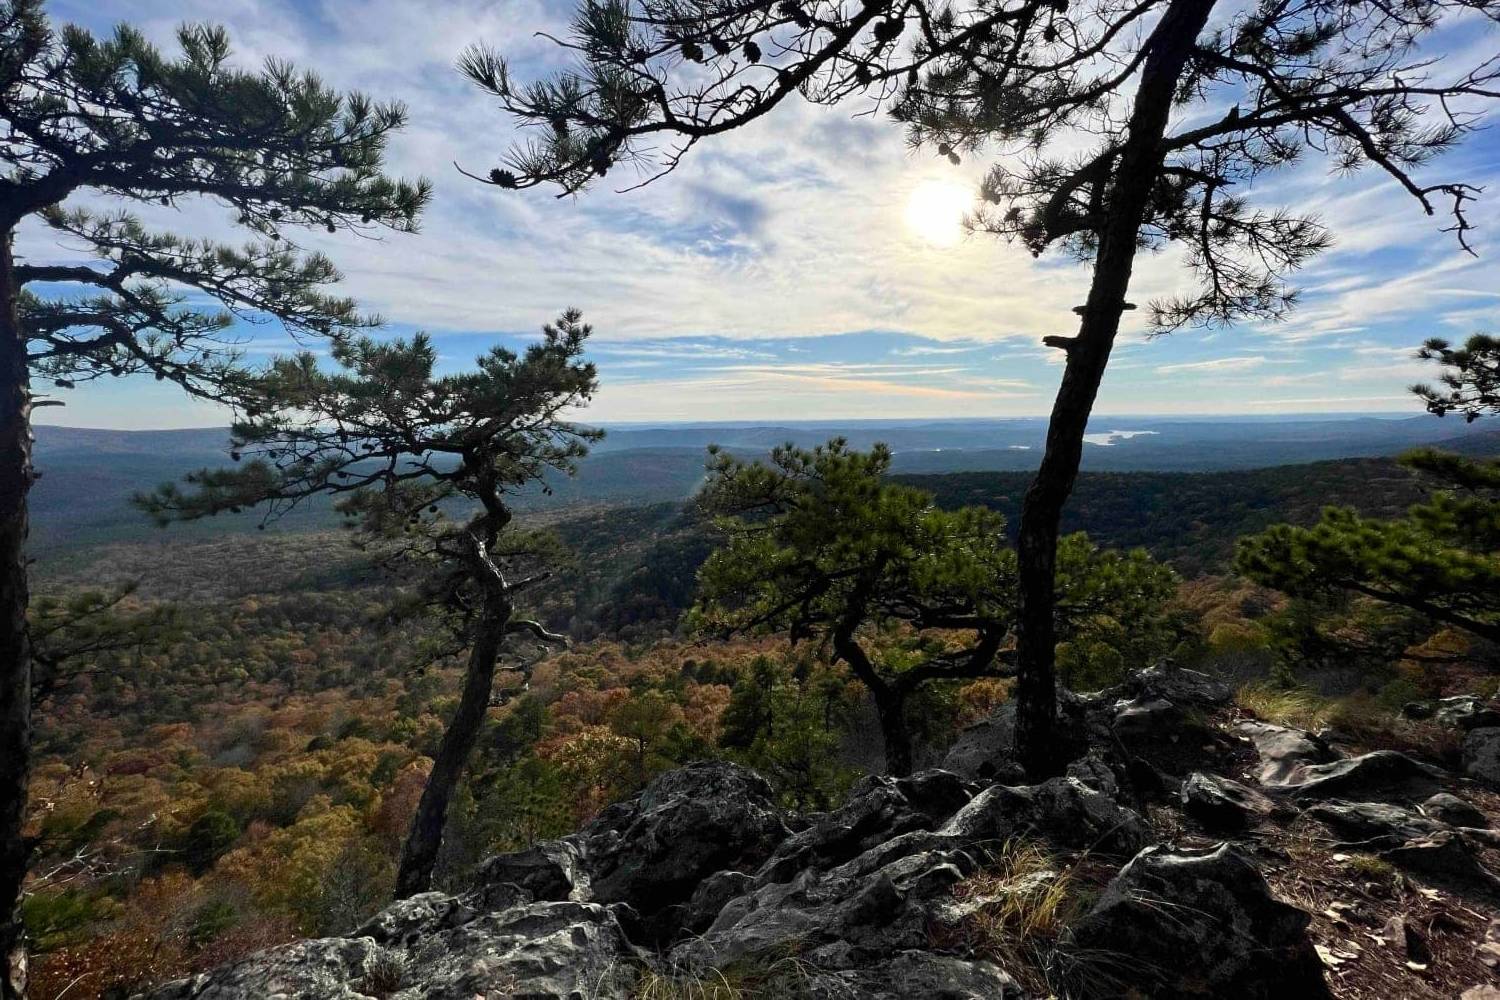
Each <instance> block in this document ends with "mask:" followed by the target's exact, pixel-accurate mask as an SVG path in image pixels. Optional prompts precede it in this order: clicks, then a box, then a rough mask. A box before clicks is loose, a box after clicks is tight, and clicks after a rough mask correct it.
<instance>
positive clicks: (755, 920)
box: [670, 831, 975, 970]
mask: <svg viewBox="0 0 1500 1000" xmlns="http://www.w3.org/2000/svg"><path fill="white" fill-rule="evenodd" d="M974 867H975V862H974V860H973V858H971V857H970V856H969V855H967V854H965V853H964V852H962V851H960V850H957V849H955V848H953V847H951V846H950V845H948V844H946V843H945V842H944V841H943V840H942V839H941V838H939V837H936V836H935V835H933V834H932V833H930V832H927V831H913V832H911V833H908V834H906V835H904V836H901V837H897V838H895V839H894V840H891V841H888V842H886V843H884V844H880V845H877V846H875V847H874V848H871V849H870V850H868V851H865V852H864V853H862V854H860V855H859V856H858V857H855V858H854V859H852V860H850V861H848V862H845V863H844V864H841V865H838V866H836V867H833V868H831V869H829V870H826V871H820V870H818V869H816V868H807V869H804V870H802V871H801V872H799V873H798V874H797V876H796V877H795V878H793V879H792V880H790V881H774V880H771V879H769V878H766V877H764V875H763V876H762V877H758V878H757V880H756V883H755V886H754V887H753V888H752V889H751V890H750V891H749V892H746V893H745V894H743V895H740V896H737V897H735V898H733V899H730V900H729V901H728V902H727V903H726V904H725V905H724V906H723V907H722V908H721V909H720V911H719V914H718V916H717V917H716V918H715V919H714V921H713V923H712V924H711V925H710V926H709V927H708V929H707V930H705V931H704V932H703V933H702V934H701V935H700V936H698V937H696V938H690V939H688V940H687V941H685V942H684V943H682V944H680V945H678V946H677V947H676V948H674V949H673V950H672V952H671V956H670V957H671V961H672V963H673V964H674V965H676V966H678V967H684V968H690V969H700V970H701V969H711V968H722V967H723V966H725V965H728V964H731V963H733V962H736V961H739V960H741V959H745V958H748V957H751V956H765V955H778V954H785V953H786V952H787V951H788V950H790V949H795V951H796V952H797V954H798V955H800V956H801V957H802V958H803V959H805V960H806V961H807V962H808V963H810V964H811V965H813V966H815V967H817V968H819V969H824V970H852V969H864V968H868V967H869V966H870V965H872V964H874V963H878V962H880V961H882V960H884V959H886V958H888V957H889V956H890V955H891V954H893V953H894V952H898V951H908V950H924V949H926V948H927V947H928V945H929V944H930V928H931V924H932V919H933V916H934V914H935V913H936V912H937V911H938V909H939V908H940V906H941V905H942V904H943V903H944V902H945V901H947V900H948V899H949V898H950V897H951V895H952V888H953V886H954V884H956V883H957V882H959V881H960V880H961V879H962V878H963V877H964V876H965V875H966V874H967V873H969V872H971V871H972V870H973V869H974Z"/></svg>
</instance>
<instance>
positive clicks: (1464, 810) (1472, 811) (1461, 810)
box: [1420, 792, 1490, 829]
mask: <svg viewBox="0 0 1500 1000" xmlns="http://www.w3.org/2000/svg"><path fill="white" fill-rule="evenodd" d="M1420 808H1421V810H1422V814H1423V815H1425V816H1430V817H1432V818H1433V819H1435V820H1437V821H1438V822H1439V823H1447V824H1448V825H1449V826H1469V827H1476V828H1480V829H1483V828H1486V827H1488V826H1489V825H1490V820H1489V817H1488V816H1486V815H1485V814H1484V813H1483V812H1481V811H1480V809H1479V807H1478V806H1476V805H1474V803H1472V802H1467V801H1465V800H1464V799H1461V798H1459V797H1458V796H1457V795H1453V794H1450V793H1449V792H1438V793H1437V794H1436V795H1434V796H1432V798H1430V799H1428V800H1427V801H1426V802H1423V803H1422V805H1421V807H1420Z"/></svg>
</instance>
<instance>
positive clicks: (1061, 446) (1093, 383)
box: [1016, 0, 1214, 778]
mask: <svg viewBox="0 0 1500 1000" xmlns="http://www.w3.org/2000/svg"><path fill="white" fill-rule="evenodd" d="M1213 6H1214V0H1173V3H1172V4H1171V6H1169V7H1168V8H1167V11H1166V13H1165V14H1164V15H1163V16H1162V19H1161V21H1160V22H1159V23H1158V24H1157V26H1156V28H1155V30H1154V31H1152V33H1151V37H1150V39H1148V41H1147V43H1146V44H1147V45H1148V47H1149V54H1148V55H1147V57H1146V60H1145V63H1144V65H1143V66H1142V69H1141V82H1140V89H1139V90H1138V91H1137V92H1136V97H1135V104H1134V106H1133V108H1132V111H1131V116H1130V123H1129V126H1128V131H1127V135H1126V139H1125V142H1124V144H1123V145H1122V146H1121V148H1120V155H1119V158H1118V160H1117V161H1116V165H1115V169H1114V172H1113V175H1112V178H1111V184H1110V189H1109V193H1108V199H1109V200H1108V205H1109V208H1108V214H1107V216H1106V220H1105V223H1104V229H1103V231H1102V232H1101V233H1100V239H1099V249H1098V252H1097V253H1096V255H1095V258H1094V275H1093V282H1092V284H1091V285H1090V287H1089V296H1088V301H1087V302H1086V303H1085V304H1084V307H1083V321H1082V322H1081V323H1080V325H1079V330H1078V336H1077V337H1076V338H1074V339H1072V340H1071V341H1069V342H1067V343H1068V346H1067V348H1066V350H1067V356H1068V357H1067V365H1066V367H1065V369H1064V371H1063V378H1062V385H1061V386H1060V387H1059V388H1058V391H1057V398H1056V400H1055V401H1054V402H1053V405H1052V418H1051V421H1050V423H1049V424H1048V426H1047V447H1046V451H1045V453H1044V454H1043V456H1042V464H1041V467H1040V468H1039V469H1038V470H1037V474H1036V478H1035V479H1033V480H1032V482H1031V486H1030V487H1029V488H1028V489H1027V491H1026V496H1025V499H1024V500H1023V501H1022V504H1021V527H1020V536H1019V539H1018V541H1017V555H1018V557H1019V561H1020V567H1019V568H1020V614H1019V620H1018V629H1017V631H1018V635H1017V647H1016V657H1017V663H1018V666H1019V684H1018V686H1017V691H1016V697H1017V702H1018V704H1017V715H1016V749H1017V753H1018V755H1019V757H1020V759H1021V764H1022V765H1023V766H1024V767H1025V768H1026V771H1027V773H1028V775H1030V776H1032V777H1033V778H1044V777H1047V776H1049V775H1051V774H1056V773H1060V771H1061V769H1062V764H1063V763H1064V760H1063V754H1062V747H1061V746H1060V745H1059V744H1060V740H1059V734H1058V732H1057V677H1056V672H1055V670H1054V657H1055V646H1056V641H1057V640H1056V634H1055V622H1054V618H1053V615H1054V611H1055V606H1056V602H1057V598H1056V577H1057V537H1058V526H1059V523H1060V521H1061V520H1062V510H1063V505H1064V504H1065V503H1066V502H1067V500H1068V496H1069V494H1071V493H1072V491H1073V484H1074V482H1075V481H1076V480H1077V478H1078V465H1079V462H1080V460H1081V459H1082V457H1083V435H1084V433H1085V432H1086V431H1087V429H1088V422H1089V414H1090V413H1091V412H1092V410H1093V408H1094V399H1095V397H1096V396H1097V395H1098V393H1099V383H1100V380H1101V379H1102V378H1103V377H1104V369H1105V367H1106V366H1107V365H1108V364H1109V354H1110V351H1111V349H1112V348H1113V347H1114V341H1115V335H1116V333H1118V331H1119V328H1120V315H1121V313H1123V312H1124V310H1125V293H1126V291H1127V289H1128V288H1129V287H1130V275H1131V270H1132V268H1133V267H1134V265H1135V256H1136V250H1137V247H1138V240H1139V234H1140V229H1141V225H1142V223H1143V222H1144V221H1145V218H1146V210H1147V206H1148V203H1149V200H1150V195H1151V191H1152V188H1153V187H1154V186H1155V184H1156V180H1157V175H1158V172H1159V170H1160V168H1161V164H1162V149H1161V142H1162V137H1163V136H1164V135H1165V133H1166V128H1167V123H1168V119H1169V117H1170V114H1171V110H1172V98H1173V95H1174V93H1175V92H1176V89H1177V84H1178V81H1179V79H1180V78H1181V76H1182V70H1183V67H1184V65H1185V64H1186V62H1187V60H1188V57H1189V56H1190V55H1191V53H1192V51H1193V47H1194V43H1195V42H1196V41H1197V38H1198V35H1199V33H1200V32H1202V30H1203V26H1204V24H1205V23H1206V22H1207V21H1208V15H1209V12H1210V11H1211V10H1212V9H1213Z"/></svg>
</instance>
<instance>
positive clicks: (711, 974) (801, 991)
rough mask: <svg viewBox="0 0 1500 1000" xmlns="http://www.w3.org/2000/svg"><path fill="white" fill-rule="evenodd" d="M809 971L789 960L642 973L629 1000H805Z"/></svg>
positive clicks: (809, 984)
mask: <svg viewBox="0 0 1500 1000" xmlns="http://www.w3.org/2000/svg"><path fill="white" fill-rule="evenodd" d="M811 981H812V976H811V971H810V969H809V967H808V965H807V964H806V963H805V962H802V961H800V960H798V959H796V958H793V957H787V958H781V959H776V960H774V961H769V962H762V963H756V962H736V963H734V964H733V965H729V966H725V967H724V968H722V969H703V970H699V971H694V970H688V969H673V970H672V971H670V972H658V971H656V970H654V969H647V970H645V971H644V972H643V973H642V974H641V976H640V978H639V979H637V980H636V984H635V988H634V990H633V991H632V992H631V994H630V997H631V1000H806V998H807V997H809V996H811Z"/></svg>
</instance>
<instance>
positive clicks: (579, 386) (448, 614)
mask: <svg viewBox="0 0 1500 1000" xmlns="http://www.w3.org/2000/svg"><path fill="white" fill-rule="evenodd" d="M589 332H590V328H589V327H588V326H587V325H585V324H584V323H583V322H582V320H581V317H580V316H579V314H578V313H577V312H568V313H565V314H564V315H563V316H562V318H561V319H560V320H559V321H558V322H557V323H555V324H551V325H548V326H547V327H545V329H544V330H543V335H542V337H541V339H540V340H538V341H536V342H535V343H533V344H531V345H530V346H528V347H527V348H526V349H525V350H524V351H522V352H520V353H516V352H513V351H510V350H508V349H505V348H503V347H496V348H494V349H492V350H491V351H489V352H488V353H487V354H485V355H483V356H481V357H480V358H479V359H478V361H477V363H476V365H475V367H474V368H473V369H471V370H468V371H463V372H459V373H456V374H451V375H442V374H439V373H438V372H437V370H436V369H437V364H438V354H437V350H436V348H435V347H434V346H433V344H432V341H431V340H430V339H428V338H427V337H426V336H425V335H420V334H419V335H417V336H416V337H414V338H412V339H411V340H396V341H389V342H377V341H374V340H372V339H369V338H359V339H357V340H354V341H351V342H348V343H344V344H339V345H337V346H336V347H335V349H334V351H333V362H334V365H335V366H336V368H335V370H332V371H329V370H325V369H324V368H323V367H322V366H320V365H319V363H318V359H317V358H316V357H315V356H313V355H312V354H310V353H303V354H300V355H297V356H295V357H289V358H282V359H278V360H277V361H275V362H274V363H273V364H272V365H271V367H270V368H269V369H268V370H267V371H266V372H264V373H263V374H262V375H260V376H259V377H258V378H257V379H256V381H255V383H254V385H253V387H252V389H253V393H252V398H253V399H254V400H255V406H254V412H255V414H256V415H255V416H252V417H246V418H245V419H243V420H241V421H239V422H237V423H236V424H235V425H234V427H233V440H234V445H235V448H236V449H237V450H236V451H235V452H234V455H235V457H237V458H241V459H243V464H242V465H241V466H240V467H239V468H235V469H219V470H204V471H201V472H198V473H194V474H193V475H191V476H190V477H188V486H189V488H188V489H186V490H184V489H180V488H178V487H176V486H165V487H162V488H161V489H159V490H158V491H157V492H156V493H154V494H152V495H150V496H147V497H142V498H140V503H141V505H142V506H143V507H145V508H146V510H147V511H149V512H150V513H152V514H153V515H154V516H156V517H157V518H158V519H161V520H164V521H165V520H171V519H173V518H195V517H203V516H206V515H211V514H214V513H217V512H219V511H224V510H237V509H240V508H249V507H253V506H256V505H262V506H264V507H265V508H266V509H267V510H268V511H269V512H270V514H272V515H274V514H278V513H282V512H285V511H286V510H289V509H290V508H292V507H293V506H295V505H296V504H298V503H301V502H303V501H305V500H307V499H308V498H310V497H313V496H319V495H323V496H330V495H331V496H334V497H337V498H339V500H340V506H341V508H342V509H343V510H344V511H345V512H346V513H347V514H348V515H350V516H351V517H353V518H357V519H358V523H359V524H360V526H361V527H362V529H363V532H364V535H365V537H366V538H367V539H369V540H371V541H374V542H379V543H381V544H382V547H383V551H385V552H386V554H387V557H388V558H389V559H391V560H394V561H398V562H399V563H400V564H401V565H402V567H403V570H404V572H405V573H406V575H407V578H408V579H410V580H412V581H414V587H413V593H412V602H413V604H415V605H417V606H421V607H426V608H432V609H435V610H436V611H437V612H438V613H439V614H441V616H442V618H443V620H444V621H446V622H447V624H448V625H450V626H451V628H452V630H453V635H454V637H455V638H456V640H457V643H456V645H455V647H454V648H467V649H468V650H469V656H468V666H467V669H466V672H465V676H464V687H463V692H462V695H461V697H460V700H459V704H458V707H457V709H456V710H455V712H454V715H453V718H452V719H451V720H450V721H449V724H448V729H447V731H446V732H445V733H444V737H443V742H442V745H441V746H440V747H439V749H438V752H437V757H436V759H435V761H434V763H433V769H432V773H431V775H430V776H429V778H428V781H427V786H426V789H425V790H424V792H423V795H422V800H421V802H420V804H419V806H418V810H417V814H416V816H415V818H414V819H413V820H412V827H411V833H410V834H409V835H408V837H407V840H406V845H405V847H404V848H403V851H402V858H401V867H400V871H399V872H398V875H397V892H398V894H399V895H401V896H403V897H404V896H409V895H412V894H413V893H417V892H423V891H425V890H426V889H427V887H428V885H429V884H430V882H431V878H432V872H433V867H434V865H435V864H436V861H437V855H438V848H439V847H440V845H441V841H442V832H443V825H444V819H445V817H446V815H447V811H448V805H449V802H450V801H451V799H452V796H453V793H454V790H455V789H456V787H457V784H458V781H459V778H460V777H461V775H462V773H463V769H464V766H465V763H466V762H467V760H468V758H469V755H470V753H471V752H472V750H473V748H474V743H475V740H476V739H477V738H478V735H479V731H480V729H481V727H482V725H483V723H484V720H485V717H486V714H487V711H488V708H489V706H490V703H491V699H492V696H493V687H494V680H495V672H496V665H497V662H498V660H499V657H500V655H501V653H502V651H503V647H504V646H505V644H506V643H507V642H508V641H509V640H510V639H511V638H512V637H516V636H522V635H527V636H531V637H532V638H535V639H539V640H544V641H560V640H561V637H560V636H556V635H553V634H551V633H550V632H548V631H547V630H546V629H544V628H543V627H542V626H541V625H540V624H539V623H537V622H535V621H531V620H527V619H523V618H520V617H518V616H517V614H516V611H517V600H518V598H519V597H520V596H521V595H523V594H524V593H525V592H526V591H527V590H528V589H530V588H531V587H534V586H535V585H537V584H538V583H540V582H542V581H543V580H545V579H546V578H547V572H546V571H545V570H543V569H540V568H536V569H534V570H533V567H535V566H539V565H540V564H541V563H543V562H544V561H545V558H546V555H547V552H548V550H549V548H550V546H549V545H548V544H547V542H546V541H545V540H544V539H542V538H539V537H538V536H536V535H533V534H530V533H527V532H523V531H519V530H517V529H516V527H515V526H514V525H513V524H512V518H513V511H512V508H511V506H510V502H509V496H510V494H512V493H515V492H517V491H519V490H522V489H524V488H526V487H529V486H534V485H537V486H545V476H546V474H547V473H548V472H549V471H561V472H572V471H573V469H574V466H575V463H576V461H577V460H578V459H579V458H580V457H582V456H583V455H584V454H585V453H586V451H587V445H588V443H589V442H591V441H594V440H597V439H598V438H599V437H600V432H598V431H596V430H593V429H591V428H588V427H584V426H581V425H579V424H576V423H573V422H572V421H570V420H569V419H567V415H568V414H569V413H570V412H571V411H573V410H575V409H577V408H579V407H581V406H583V405H584V404H586V403H587V402H588V400H589V399H590V398H591V397H592V396H593V393H594V391H595V388H596V385H597V378H596V374H595V370H594V366H593V365H592V364H590V363H588V362H585V361H584V360H583V358H582V356H583V349H584V342H585V340H586V339H587V338H588V335H589ZM453 515H457V516H453Z"/></svg>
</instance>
